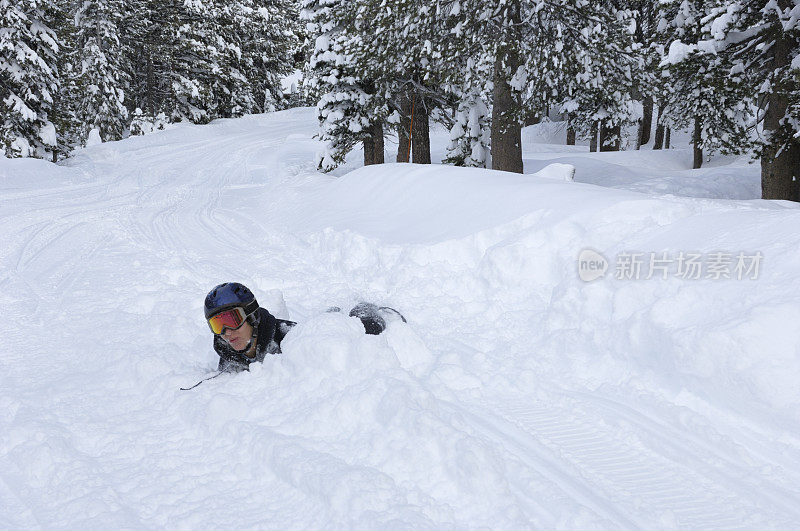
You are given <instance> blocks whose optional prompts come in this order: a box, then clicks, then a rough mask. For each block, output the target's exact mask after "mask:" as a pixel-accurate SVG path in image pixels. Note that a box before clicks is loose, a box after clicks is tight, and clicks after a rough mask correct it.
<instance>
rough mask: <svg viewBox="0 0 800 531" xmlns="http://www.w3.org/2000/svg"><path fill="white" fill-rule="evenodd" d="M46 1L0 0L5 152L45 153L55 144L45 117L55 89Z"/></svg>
mask: <svg viewBox="0 0 800 531" xmlns="http://www.w3.org/2000/svg"><path fill="white" fill-rule="evenodd" d="M52 7H53V6H50V5H49V3H48V2H44V1H42V0H0V28H2V30H0V109H2V112H0V145H2V147H3V149H4V151H5V154H6V156H9V157H20V156H22V157H26V156H38V157H44V156H46V154H47V152H48V151H51V150H52V149H53V148H54V147H55V146H56V142H57V141H56V129H55V125H54V124H53V122H52V119H51V113H52V106H53V96H54V94H55V93H56V92H57V91H58V71H57V54H58V51H59V44H58V39H57V37H56V34H55V32H54V31H53V30H52V29H51V28H50V26H49V20H48V19H49V16H48V8H51V9H52Z"/></svg>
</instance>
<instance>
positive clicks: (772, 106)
mask: <svg viewBox="0 0 800 531" xmlns="http://www.w3.org/2000/svg"><path fill="white" fill-rule="evenodd" d="M771 51H772V65H771V67H772V69H773V70H774V69H777V68H780V67H784V66H786V65H788V64H789V43H788V42H787V40H786V38H785V37H784V36H783V35H782V33H781V34H780V36H779V37H778V38H777V39H776V40H775V44H774V45H773V46H772V50H771ZM784 90H785V87H774V86H773V88H772V92H771V93H770V94H769V95H768V96H767V109H766V112H765V113H764V134H765V136H766V137H767V139H768V144H767V145H766V146H765V148H764V151H763V152H762V154H761V197H762V199H786V200H789V201H800V189H799V188H798V181H797V178H796V177H797V150H798V148H799V146H798V145H797V142H795V141H791V144H790V145H789V146H788V147H784V148H783V149H780V144H779V142H780V140H778V139H773V137H774V136H775V134H776V132H777V131H778V129H779V128H780V124H781V119H782V118H783V116H784V114H785V113H786V109H787V107H788V105H789V100H788V98H787V97H786V94H785V92H784Z"/></svg>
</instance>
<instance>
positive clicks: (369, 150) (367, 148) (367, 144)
mask: <svg viewBox="0 0 800 531" xmlns="http://www.w3.org/2000/svg"><path fill="white" fill-rule="evenodd" d="M363 143H364V166H369V165H370V164H375V162H374V161H375V140H374V139H373V138H372V135H367V136H365V137H364V140H363Z"/></svg>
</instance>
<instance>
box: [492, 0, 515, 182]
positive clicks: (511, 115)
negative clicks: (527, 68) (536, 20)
mask: <svg viewBox="0 0 800 531" xmlns="http://www.w3.org/2000/svg"><path fill="white" fill-rule="evenodd" d="M508 11H509V13H510V19H511V22H512V23H513V27H511V29H510V30H509V35H508V36H507V37H508V38H507V40H506V42H507V44H506V45H505V46H502V47H500V49H498V51H497V57H496V58H495V61H494V91H493V94H492V100H493V106H492V168H493V169H495V170H502V171H511V172H516V173H522V127H521V126H520V123H519V121H518V120H517V118H516V116H515V111H516V110H517V109H518V108H519V106H520V104H519V101H518V100H519V96H518V95H517V94H516V93H515V92H514V90H513V89H512V88H511V85H509V79H510V78H511V76H513V75H514V74H515V73H516V71H517V69H518V68H519V65H520V60H519V52H518V50H517V48H516V46H517V42H518V41H519V39H517V38H515V37H516V34H517V33H519V25H520V23H521V14H520V0H511V1H510V2H509V6H508Z"/></svg>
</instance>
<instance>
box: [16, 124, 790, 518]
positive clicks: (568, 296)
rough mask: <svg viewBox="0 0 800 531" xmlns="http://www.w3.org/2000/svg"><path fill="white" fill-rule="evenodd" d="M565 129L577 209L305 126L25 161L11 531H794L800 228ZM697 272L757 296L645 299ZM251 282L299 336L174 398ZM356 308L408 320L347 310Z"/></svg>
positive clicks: (511, 178) (196, 373)
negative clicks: (332, 162) (329, 171)
mask: <svg viewBox="0 0 800 531" xmlns="http://www.w3.org/2000/svg"><path fill="white" fill-rule="evenodd" d="M546 127H547V126H542V127H541V128H540V130H536V129H535V128H534V129H531V130H528V131H527V132H526V139H527V140H528V141H527V143H526V145H525V153H526V171H530V172H533V171H538V170H540V169H542V168H545V166H547V164H549V163H550V162H560V163H568V164H572V165H573V166H574V167H575V168H576V172H575V182H571V181H569V180H565V179H564V178H563V174H564V172H565V170H568V168H564V167H550V168H549V169H545V170H543V171H542V172H540V173H539V174H528V175H514V174H503V173H499V172H491V171H486V170H474V169H473V170H468V169H458V168H450V167H442V166H438V165H434V166H428V167H426V166H418V165H408V164H387V165H384V166H377V167H369V168H360V169H355V168H356V167H357V166H358V163H357V160H358V158H359V154H358V153H355V154H354V155H353V158H352V162H351V163H350V164H349V165H348V166H346V167H345V168H342V169H340V170H337V172H335V174H336V175H334V176H331V175H320V174H317V173H315V172H314V171H313V163H312V159H313V155H314V152H315V150H316V149H318V146H317V144H316V142H315V141H314V140H313V139H312V138H311V137H312V135H313V134H314V132H315V122H314V118H313V111H312V110H310V109H298V110H292V111H286V112H282V113H276V114H271V115H263V116H251V117H246V118H243V119H239V120H223V121H218V122H215V123H213V124H210V125H208V126H202V127H201V126H181V127H176V128H174V129H171V130H169V131H164V132H160V133H156V134H153V135H148V136H145V137H139V138H132V139H128V140H125V141H122V142H116V143H108V144H103V145H100V146H94V147H92V148H88V149H86V150H83V151H82V152H81V153H79V154H78V155H77V156H76V157H75V158H74V159H72V160H71V161H70V162H69V164H68V165H65V166H53V165H52V164H49V163H46V162H42V161H34V160H7V159H0V202H1V203H0V219H1V220H2V222H3V225H4V237H3V246H2V252H1V253H0V287H2V289H0V307H2V308H3V309H4V310H5V316H6V317H7V324H6V330H7V332H6V337H5V338H4V341H3V346H2V347H0V350H2V353H1V355H0V528H12V529H17V528H19V529H23V528H24V529H28V528H77V527H80V526H83V527H89V528H114V527H124V528H153V527H170V528H174V527H181V528H241V527H258V528H275V529H278V528H280V529H286V528H306V527H315V528H321V527H326V528H327V527H348V528H349V527H366V528H385V527H428V528H434V527H435V528H441V527H444V528H448V527H458V528H463V527H479V526H489V527H492V528H519V527H542V528H564V529H585V528H593V527H594V528H637V527H643V528H665V529H670V528H709V527H715V528H717V527H719V528H725V527H728V528H741V527H748V528H754V529H755V528H758V529H763V528H783V529H791V528H796V527H797V526H798V524H800V495H798V493H797V488H796V486H797V485H798V484H800V427H799V426H800V413H798V412H799V411H800V386H798V385H797V382H798V380H799V378H800V328H798V326H797V323H798V321H799V320H800V245H799V244H800V235H798V231H797V227H798V226H800V209H798V208H797V207H796V206H795V205H793V204H786V203H778V202H764V201H761V200H757V199H754V198H755V197H757V195H758V191H757V187H758V171H757V168H754V167H752V166H748V165H747V164H746V163H745V162H744V161H730V160H724V159H721V160H717V161H714V162H713V163H712V164H711V165H710V166H711V167H710V168H708V169H705V170H699V171H691V170H688V169H687V167H686V160H687V157H686V152H685V151H680V150H669V151H664V152H661V153H653V152H650V151H642V152H622V153H602V154H589V153H585V152H584V151H585V150H582V148H581V147H580V146H579V147H576V148H569V149H567V148H562V149H561V151H559V148H558V147H557V146H555V145H553V144H549V145H544V144H535V143H532V142H531V140H532V139H536V140H542V139H543V137H544V136H547V134H549V133H548V132H547V131H546V130H545V129H546ZM546 133H547V134H546ZM550 136H552V135H550ZM444 142H445V139H444V135H438V136H437V137H436V138H435V142H434V148H435V149H434V151H436V150H439V151H442V149H443V145H444ZM353 169H355V171H350V170H353ZM567 173H568V172H567ZM585 249H592V250H594V251H596V252H599V253H601V254H602V255H603V256H604V257H605V258H606V259H607V261H608V267H609V269H608V271H607V272H606V275H605V277H604V278H601V279H597V280H594V281H592V282H584V281H583V280H581V279H580V278H579V275H578V256H579V254H580V253H581V251H583V250H585ZM681 252H683V253H684V257H688V256H689V255H690V253H696V254H699V255H701V257H702V259H703V260H704V266H705V267H708V266H709V264H710V262H711V261H713V257H714V256H716V255H715V253H719V252H723V253H728V254H730V255H731V260H732V262H731V263H730V264H729V265H730V268H729V272H730V274H731V276H732V277H733V278H729V279H724V278H721V279H714V278H705V277H707V276H708V273H709V270H708V269H706V270H703V274H702V275H701V276H702V277H703V278H699V279H686V278H679V277H677V276H676V275H675V273H676V268H677V266H678V264H677V262H672V263H670V264H668V265H669V268H670V269H669V271H668V278H666V279H662V278H661V275H662V272H661V270H660V269H658V268H656V269H655V270H654V271H653V274H652V275H650V271H649V265H650V259H651V255H650V253H657V254H656V258H659V259H663V258H667V259H672V260H677V259H678V257H679V256H680V253H681ZM626 253H627V254H626ZM630 253H634V254H636V253H641V256H640V257H639V258H641V259H642V261H643V264H642V266H641V267H642V270H641V272H640V273H641V274H640V275H639V278H638V280H637V279H634V278H616V277H617V276H618V273H619V274H620V276H625V275H622V274H623V273H626V272H627V273H631V272H630V271H625V270H622V269H620V271H617V269H616V265H618V264H620V263H623V262H620V260H623V259H624V258H625V256H627V255H628V254H630ZM664 253H666V254H664ZM740 253H741V254H742V256H743V257H745V258H746V257H752V256H757V255H759V254H760V256H762V257H763V258H762V259H761V261H760V263H759V266H760V267H759V270H758V274H757V275H754V274H753V271H750V272H744V271H742V273H743V274H742V276H743V277H744V278H742V279H741V280H739V279H737V278H736V277H737V276H738V275H737V271H736V270H735V268H734V266H735V264H736V257H737V256H738V255H739V254H740ZM656 264H660V265H665V264H664V263H662V262H656ZM623 265H624V263H623ZM744 273H746V274H744ZM629 276H634V275H632V274H631V275H629ZM648 276H651V277H652V278H649V279H648V278H646V277H648ZM711 276H712V277H713V276H714V275H713V274H712V275H711ZM752 276H756V277H757V278H755V279H753V278H750V277H752ZM227 280H236V281H241V282H244V283H246V284H247V285H249V286H250V287H251V288H252V289H253V290H254V291H255V292H256V294H257V296H258V298H259V300H260V301H261V302H262V305H264V306H266V307H268V308H271V309H273V310H274V311H276V312H277V313H279V314H282V315H281V316H283V317H289V318H292V319H295V320H297V321H299V322H300V323H301V324H300V325H299V326H298V327H297V328H295V329H294V330H293V331H292V332H290V334H289V335H288V336H287V338H286V340H285V342H284V354H283V355H281V356H279V357H275V358H270V359H268V360H267V361H266V362H265V363H264V364H263V365H258V366H253V369H252V370H251V371H250V372H249V373H244V374H238V375H224V376H221V377H219V378H216V379H214V380H210V381H208V382H205V383H203V384H202V385H201V386H199V387H197V388H195V389H193V390H192V391H186V392H184V391H180V390H179V388H180V387H182V386H187V385H191V384H193V383H195V382H196V381H198V380H200V379H201V378H203V377H205V376H207V375H208V374H209V373H210V371H213V369H214V368H215V367H216V355H215V354H214V353H213V350H212V349H211V338H210V333H209V331H208V327H207V326H206V324H205V323H204V322H203V319H202V308H201V306H202V301H203V297H204V295H205V293H206V292H207V291H208V290H209V289H210V288H211V287H212V286H214V285H215V284H217V283H219V282H223V281H227ZM358 300H371V301H375V302H380V303H386V304H390V305H392V306H393V307H396V308H398V309H399V310H401V311H402V312H403V313H404V314H405V315H406V317H407V318H408V321H409V323H408V325H404V324H402V323H393V324H392V325H391V326H390V328H389V329H388V330H387V331H386V332H385V333H384V334H382V335H380V336H366V335H364V334H363V329H362V328H361V325H360V323H359V321H357V320H355V319H350V318H347V317H345V316H344V315H342V314H328V313H324V309H325V308H327V307H328V306H331V305H338V306H341V307H348V305H350V304H352V303H354V302H356V301H358ZM284 301H285V307H284V305H283V304H284Z"/></svg>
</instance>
